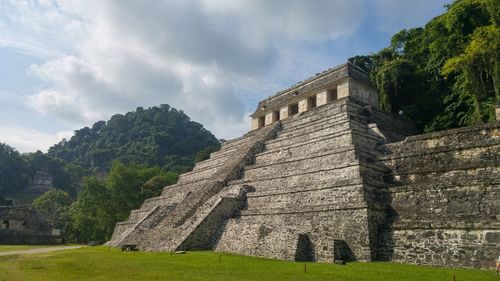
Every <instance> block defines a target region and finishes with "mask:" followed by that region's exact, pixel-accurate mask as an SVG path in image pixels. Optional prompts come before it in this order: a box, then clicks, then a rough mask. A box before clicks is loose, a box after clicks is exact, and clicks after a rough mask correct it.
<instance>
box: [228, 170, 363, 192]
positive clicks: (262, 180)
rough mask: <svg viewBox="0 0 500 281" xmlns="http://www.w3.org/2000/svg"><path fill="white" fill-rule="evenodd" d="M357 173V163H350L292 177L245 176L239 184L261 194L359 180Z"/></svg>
mask: <svg viewBox="0 0 500 281" xmlns="http://www.w3.org/2000/svg"><path fill="white" fill-rule="evenodd" d="M359 172H360V169H359V165H358V164H357V163H352V164H350V165H346V166H344V167H337V168H334V169H329V170H317V171H314V172H308V173H301V172H300V171H299V172H298V173H296V174H295V175H292V176H282V175H280V174H275V175H273V176H269V177H259V176H257V175H256V176H255V177H254V178H248V177H246V176H245V177H244V180H242V181H241V183H242V184H246V185H249V186H251V187H253V188H255V191H257V192H261V191H266V190H277V189H280V188H287V187H292V186H297V185H307V184H309V185H316V184H324V183H336V182H344V181H346V180H355V179H357V178H359ZM231 183H233V182H231Z"/></svg>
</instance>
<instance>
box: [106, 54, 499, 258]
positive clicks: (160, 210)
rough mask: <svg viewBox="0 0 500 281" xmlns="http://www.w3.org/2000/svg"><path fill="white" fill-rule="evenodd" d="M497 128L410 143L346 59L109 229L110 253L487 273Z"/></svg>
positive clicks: (494, 214) (269, 108) (277, 101)
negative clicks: (218, 255)
mask: <svg viewBox="0 0 500 281" xmlns="http://www.w3.org/2000/svg"><path fill="white" fill-rule="evenodd" d="M499 128H500V123H499V122H496V123H494V124H488V125H481V126H475V127H469V128H460V129H453V130H447V131H442V132H436V133H429V134H422V135H416V130H415V128H414V127H413V126H412V124H411V123H410V122H408V121H407V120H405V119H403V118H401V117H400V116H396V115H393V114H390V113H387V112H384V111H381V110H380V109H378V97H377V92H376V91H375V90H374V89H373V88H372V87H371V86H370V83H369V80H368V77H367V74H366V73H365V72H364V71H363V70H361V69H360V68H358V67H357V66H355V65H353V64H350V63H347V64H344V65H341V66H338V67H336V68H333V69H330V70H327V71H325V72H323V73H320V74H318V75H316V76H314V77H312V78H310V79H308V80H305V81H303V82H300V83H298V84H296V85H295V86H293V87H291V88H289V89H286V90H284V91H281V92H278V93H277V94H275V95H273V96H271V97H269V98H267V99H265V100H263V101H261V102H260V103H259V105H258V108H257V110H256V111H255V113H254V114H253V115H252V130H251V131H250V132H249V133H247V134H245V135H244V136H242V137H240V138H237V139H234V140H231V141H228V142H226V143H224V145H223V146H222V148H221V150H220V151H218V152H215V153H212V155H211V157H210V159H208V160H205V161H203V162H199V163H197V164H196V165H195V167H194V169H193V171H191V172H189V173H185V174H183V175H181V176H180V179H179V181H178V183H177V184H174V185H172V186H167V187H165V188H164V190H163V192H162V194H161V195H160V196H158V197H155V198H150V199H147V200H146V201H144V203H143V204H142V206H141V208H140V209H138V210H134V211H132V212H131V213H130V216H129V218H128V219H127V220H126V221H124V222H119V223H117V225H116V228H115V231H114V233H113V236H112V238H111V240H110V242H109V243H110V244H111V245H114V246H122V245H129V244H132V245H137V247H138V248H139V249H140V250H144V251H172V250H197V249H213V250H217V251H224V252H232V253H240V254H245V255H253V256H262V257H271V258H279V259H288V260H297V261H322V262H334V261H335V260H359V261H376V260H381V261H396V262H404V263H415V264H427V265H438V266H460V267H491V266H492V262H493V260H494V259H495V257H497V256H498V249H499V248H500V247H499V246H500V244H499V242H500V223H499V220H500V213H499V205H500V189H499V181H500V167H499V164H500V159H499V152H500V149H499V148H500V146H499V144H500V130H499Z"/></svg>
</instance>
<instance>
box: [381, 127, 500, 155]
mask: <svg viewBox="0 0 500 281" xmlns="http://www.w3.org/2000/svg"><path fill="white" fill-rule="evenodd" d="M499 141H500V122H496V123H494V124H488V125H480V126H474V127H466V128H458V129H452V130H446V131H440V132H434V133H428V134H422V135H417V136H410V137H407V138H406V139H405V140H404V141H401V142H396V143H391V144H387V145H386V146H385V147H384V150H385V151H386V153H388V154H389V153H392V154H401V153H407V152H408V151H425V150H428V149H433V148H438V147H450V148H451V147H454V148H458V147H460V146H467V145H477V144H478V143H481V144H482V145H490V144H498V143H499Z"/></svg>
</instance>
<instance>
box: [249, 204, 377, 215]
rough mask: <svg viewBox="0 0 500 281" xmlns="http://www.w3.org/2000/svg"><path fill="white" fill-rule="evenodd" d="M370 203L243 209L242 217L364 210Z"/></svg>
mask: <svg viewBox="0 0 500 281" xmlns="http://www.w3.org/2000/svg"><path fill="white" fill-rule="evenodd" d="M367 208H368V205H367V204H366V203H365V202H363V203H354V204H351V205H350V206H338V205H336V204H325V205H315V206H303V207H302V208H300V209H297V208H295V207H293V206H290V207H287V208H267V209H264V210H262V209H260V210H254V209H252V210H242V211H241V212H240V216H241V217H246V216H261V215H283V214H304V213H319V212H331V211H339V212H340V211H346V210H360V209H361V210H362V209H367Z"/></svg>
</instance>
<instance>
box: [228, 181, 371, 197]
mask: <svg viewBox="0 0 500 281" xmlns="http://www.w3.org/2000/svg"><path fill="white" fill-rule="evenodd" d="M235 184H236V183H235ZM238 185H241V184H238ZM361 185H363V180H362V179H361V178H358V179H349V180H345V181H337V182H324V183H320V184H314V185H311V184H305V185H295V186H288V187H280V188H278V189H275V190H271V189H266V190H261V191H254V192H249V193H248V194H247V197H262V196H263V197H266V196H273V195H281V194H292V193H301V192H308V191H310V190H322V189H342V188H351V187H353V186H361Z"/></svg>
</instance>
